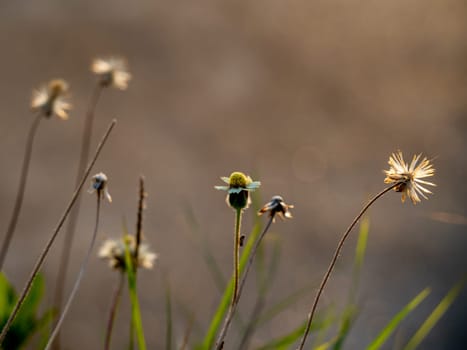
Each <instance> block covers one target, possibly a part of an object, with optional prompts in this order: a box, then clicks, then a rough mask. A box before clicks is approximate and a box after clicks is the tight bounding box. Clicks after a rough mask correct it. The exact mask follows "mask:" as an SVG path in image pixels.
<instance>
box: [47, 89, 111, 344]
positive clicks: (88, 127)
mask: <svg viewBox="0 0 467 350" xmlns="http://www.w3.org/2000/svg"><path fill="white" fill-rule="evenodd" d="M102 90H103V86H102V84H100V83H98V84H97V85H96V86H95V88H94V91H93V93H92V95H91V100H90V102H89V106H88V109H87V112H86V118H85V121H84V130H83V134H82V140H81V153H80V157H79V163H78V169H77V173H76V183H75V187H76V186H78V184H79V181H80V179H81V176H82V175H83V173H84V171H85V169H86V164H87V163H88V159H89V149H90V146H91V137H92V126H93V122H94V115H95V113H94V112H95V110H96V106H97V103H98V102H99V98H100V96H101V93H102ZM80 208H81V196H78V198H77V200H76V205H75V206H74V209H73V210H72V211H71V213H70V219H69V220H68V225H67V230H66V233H65V239H64V242H63V249H62V253H61V257H60V264H59V265H58V266H59V267H58V274H57V281H56V283H55V295H54V299H53V300H54V303H55V307H56V308H57V310H58V311H60V308H61V307H62V304H63V292H64V288H65V282H66V274H67V271H68V265H69V263H70V256H71V247H72V245H73V237H74V233H75V230H76V224H77V220H78V216H79V211H80ZM55 344H56V347H55V348H56V349H59V348H60V339H59V337H57V338H56V341H55Z"/></svg>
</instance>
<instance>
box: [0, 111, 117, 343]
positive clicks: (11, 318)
mask: <svg viewBox="0 0 467 350" xmlns="http://www.w3.org/2000/svg"><path fill="white" fill-rule="evenodd" d="M116 123H117V121H116V120H115V119H114V120H113V121H112V122H111V123H110V125H109V127H108V128H107V131H106V132H105V134H104V136H103V137H102V140H101V142H100V143H99V145H98V146H97V149H96V153H95V154H94V157H93V158H92V160H91V162H90V163H89V165H88V167H87V169H86V171H85V172H84V174H83V176H82V178H81V181H80V183H79V185H78V187H77V188H76V190H75V192H74V193H73V195H72V197H71V200H70V202H69V203H68V205H67V206H66V209H65V211H64V213H63V214H62V216H61V218H60V220H59V221H58V223H57V226H56V228H55V229H54V231H53V233H52V237H50V239H49V241H48V242H47V244H46V246H45V247H44V250H43V251H42V253H41V254H40V255H39V258H38V259H37V261H36V264H35V265H34V268H33V270H32V272H31V275H30V276H29V279H28V281H27V282H26V286H25V287H24V289H23V290H22V292H21V295H20V296H19V298H18V301H17V302H16V305H15V306H14V308H13V311H12V312H11V314H10V316H9V317H8V320H7V321H6V323H5V325H4V326H3V329H2V332H1V333H0V345H1V344H2V343H3V341H4V340H5V336H6V334H7V333H8V330H9V329H10V326H11V324H12V322H13V321H14V319H15V317H16V315H17V314H18V311H19V310H20V308H21V306H22V305H23V302H24V299H26V296H27V295H28V293H29V290H30V289H31V286H32V283H33V281H34V278H35V277H36V275H37V273H38V272H39V270H40V268H41V267H42V264H43V263H44V260H45V258H46V256H47V254H48V253H49V250H50V248H51V247H52V244H53V243H54V241H55V239H56V238H57V235H58V233H59V232H60V229H61V228H62V226H63V223H64V222H65V220H66V218H67V217H68V215H69V214H70V211H71V209H72V208H73V205H74V204H75V202H76V199H77V198H78V195H79V193H80V191H81V189H82V188H83V186H84V183H85V181H86V179H87V177H88V176H89V173H90V172H91V170H92V167H93V166H94V163H96V160H97V158H98V157H99V154H100V153H101V150H102V148H103V147H104V145H105V143H106V142H107V139H108V137H109V135H110V132H111V131H112V129H113V128H114V126H115V124H116Z"/></svg>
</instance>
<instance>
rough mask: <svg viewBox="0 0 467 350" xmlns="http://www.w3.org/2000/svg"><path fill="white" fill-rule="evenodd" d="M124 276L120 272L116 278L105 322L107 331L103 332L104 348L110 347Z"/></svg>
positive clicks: (107, 349)
mask: <svg viewBox="0 0 467 350" xmlns="http://www.w3.org/2000/svg"><path fill="white" fill-rule="evenodd" d="M124 277H125V275H124V273H123V272H120V276H119V278H118V285H117V288H116V289H115V293H114V297H113V301H112V306H111V308H110V315H109V321H108V322H107V332H106V334H105V345H104V349H105V350H109V349H110V339H111V338H112V331H113V326H114V323H115V316H116V315H117V308H118V305H119V303H120V297H121V295H122V290H123V284H124V282H125V278H124Z"/></svg>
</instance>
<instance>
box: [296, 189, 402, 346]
mask: <svg viewBox="0 0 467 350" xmlns="http://www.w3.org/2000/svg"><path fill="white" fill-rule="evenodd" d="M399 184H400V183H395V184H393V185H391V186H389V187H387V188H385V189H384V190H382V191H381V192H380V193H378V194H377V195H376V196H374V197H373V198H372V199H371V200H370V201H369V202H368V203H367V204H366V205H365V206H364V207H363V209H362V210H361V211H360V213H359V214H358V215H357V216H356V217H355V219H354V220H353V221H352V223H351V224H350V226H349V227H348V228H347V230H346V231H345V232H344V234H343V235H342V238H341V239H340V241H339V243H338V244H337V248H336V251H335V252H334V256H333V257H332V260H331V263H330V264H329V267H328V269H327V271H326V273H325V274H324V277H323V280H322V281H321V285H320V286H319V289H318V292H317V293H316V296H315V300H314V301H313V305H312V307H311V311H310V313H309V315H308V321H307V324H306V328H305V332H304V333H303V337H302V340H301V341H300V346H299V348H298V349H299V350H303V346H304V345H305V341H306V338H307V336H308V334H309V333H310V328H311V322H312V321H313V316H314V314H315V311H316V307H317V306H318V301H319V298H320V296H321V293H322V292H323V290H324V287H325V286H326V283H327V281H328V279H329V276H330V275H331V272H332V270H333V269H334V265H335V264H336V261H337V258H338V257H339V254H340V251H341V249H342V247H343V245H344V242H345V240H346V239H347V237H348V236H349V234H350V231H352V229H353V228H354V226H355V225H356V224H357V222H358V220H360V218H361V217H362V216H363V214H365V212H366V211H367V210H368V208H369V207H370V206H371V205H372V204H373V203H374V202H376V200H377V199H378V198H380V197H381V196H383V195H384V194H385V193H386V192H389V191H390V190H392V189H393V188H394V187H396V186H398V185H399Z"/></svg>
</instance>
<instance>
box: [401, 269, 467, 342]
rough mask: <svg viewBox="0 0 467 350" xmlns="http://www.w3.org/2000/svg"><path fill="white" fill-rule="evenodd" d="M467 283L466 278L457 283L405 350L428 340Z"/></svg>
mask: <svg viewBox="0 0 467 350" xmlns="http://www.w3.org/2000/svg"><path fill="white" fill-rule="evenodd" d="M465 282H466V278H463V279H462V280H461V281H459V282H457V283H456V284H455V285H454V287H452V288H451V290H450V291H449V292H448V293H447V294H446V296H445V297H444V298H443V299H442V300H441V302H440V303H439V304H438V306H436V308H435V309H434V310H433V312H432V313H431V314H430V315H429V316H428V318H427V319H426V320H425V322H423V324H422V325H421V327H420V328H419V329H418V331H417V332H416V333H415V335H414V336H413V337H412V339H410V341H409V342H408V344H407V345H406V347H405V348H404V350H413V349H415V348H417V347H418V346H419V345H420V343H421V342H422V341H423V340H424V339H425V338H426V336H427V335H428V334H429V333H430V331H431V330H432V329H433V327H434V326H435V325H436V323H438V321H439V320H440V319H441V317H443V315H444V314H445V313H446V311H447V310H448V309H449V307H450V306H451V305H452V303H453V302H454V300H456V298H457V296H458V295H459V293H460V292H461V290H462V288H463V287H464V284H465Z"/></svg>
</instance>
